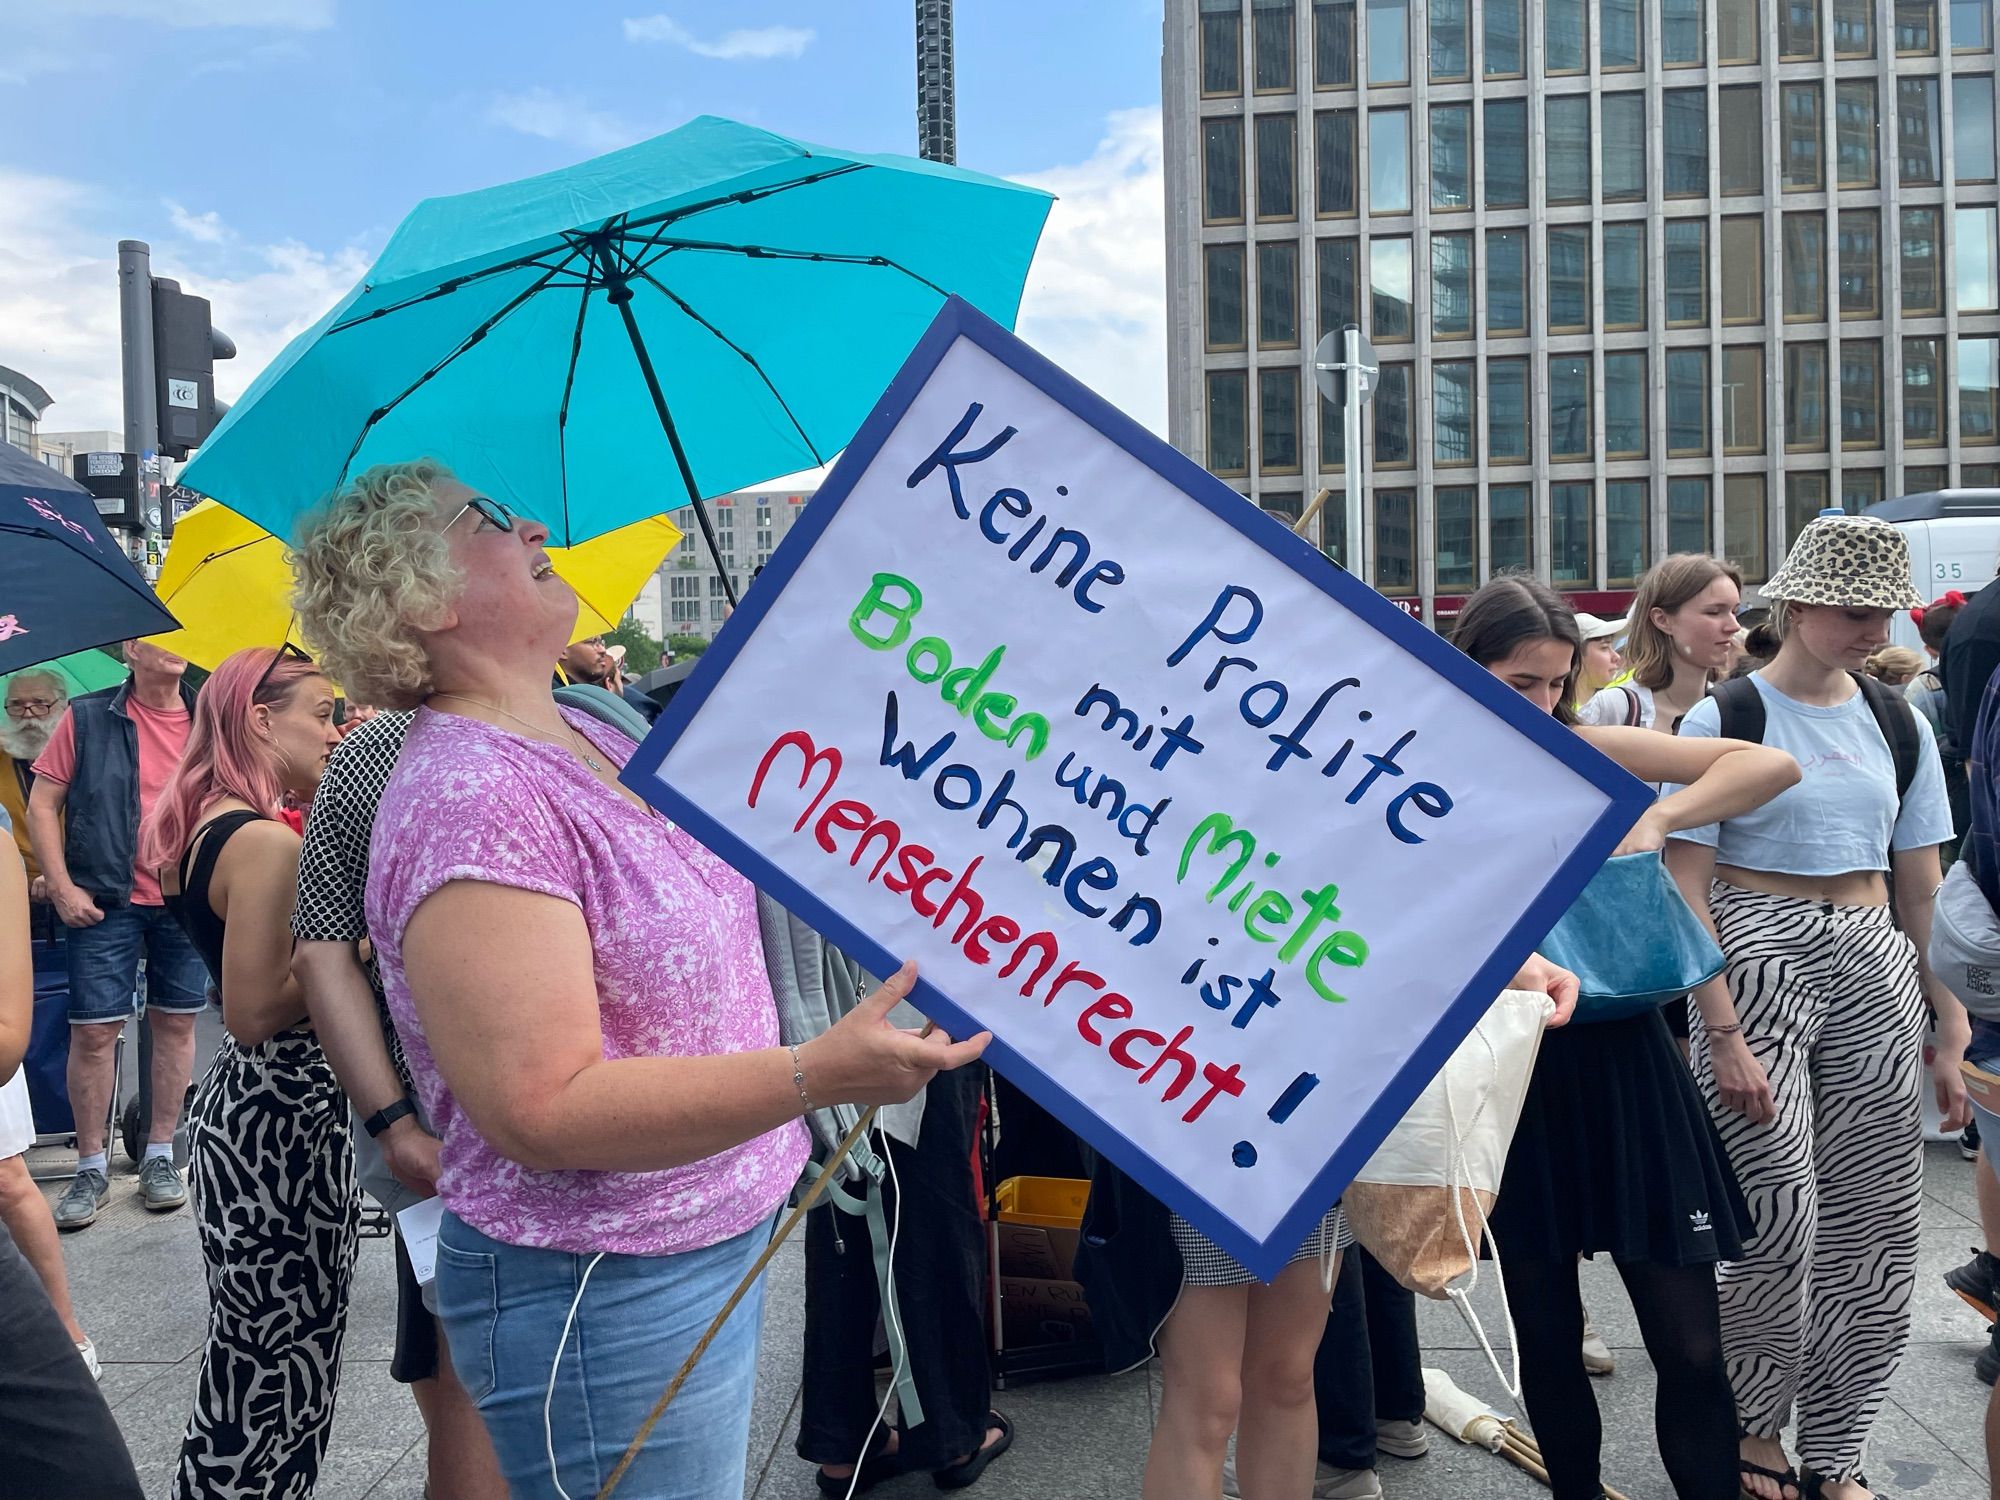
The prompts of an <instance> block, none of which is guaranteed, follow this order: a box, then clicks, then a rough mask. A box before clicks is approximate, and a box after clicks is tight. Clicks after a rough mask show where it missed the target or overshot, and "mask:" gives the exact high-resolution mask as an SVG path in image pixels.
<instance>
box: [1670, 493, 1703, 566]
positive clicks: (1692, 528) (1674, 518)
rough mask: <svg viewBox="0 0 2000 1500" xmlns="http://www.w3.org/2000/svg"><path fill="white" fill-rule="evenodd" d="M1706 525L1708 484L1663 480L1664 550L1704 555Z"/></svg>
mask: <svg viewBox="0 0 2000 1500" xmlns="http://www.w3.org/2000/svg"><path fill="white" fill-rule="evenodd" d="M1709 536H1710V523H1709V512H1708V481H1707V480H1706V479H1669V480H1668V481H1667V551H1669V552H1706V551H1708V549H1709Z"/></svg>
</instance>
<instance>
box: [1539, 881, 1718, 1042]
mask: <svg viewBox="0 0 2000 1500" xmlns="http://www.w3.org/2000/svg"><path fill="white" fill-rule="evenodd" d="M1536 951H1537V952H1539V953H1540V954H1541V955H1542V957H1544V958H1546V959H1548V960H1549V961H1550V962H1551V963H1555V964H1560V965H1562V967H1563V968H1565V969H1568V970H1569V971H1570V972H1571V973H1573V974H1575V975H1576V977H1577V981H1578V995H1577V1002H1576V1014H1575V1016H1574V1017H1572V1018H1571V1022H1570V1024H1571V1025H1576V1024H1577V1023H1579V1022H1590V1021H1622V1020H1624V1019H1625V1018H1626V1017H1627V1016H1636V1015H1642V1014H1644V1013H1645V1012H1646V1011H1649V1010H1653V1009H1655V1008H1657V1007H1659V1006H1661V1005H1664V1004H1666V1003H1667V1001H1669V1000H1671V999H1673V998H1674V997H1675V996H1677V995H1685V994H1686V993H1687V992H1688V991H1689V990H1691V989H1694V988H1695V987H1696V986H1698V985H1701V984H1705V983H1707V982H1708V981H1709V980H1711V979H1713V978H1714V977H1715V976H1716V975H1718V974H1720V973H1721V972H1722V965H1723V962H1724V960H1723V956H1722V949H1721V948H1719V947H1717V946H1716V942H1715V939H1714V938H1713V937H1711V936H1710V935H1709V931H1708V929H1707V928H1706V927H1704V926H1703V925H1702V922H1701V918H1699V917H1697V916H1696V915H1695V914H1694V913H1693V912H1692V911H1690V910H1689V909H1688V904H1687V902H1686V901H1684V900H1682V899H1681V892H1680V887H1679V886H1677V885H1675V884H1674V881H1673V877H1672V876H1671V875H1669V874H1668V873H1667V866H1666V861H1665V860H1663V859H1662V858H1661V857H1660V856H1659V854H1658V853H1653V854H1627V855H1623V856H1621V857H1619V858H1617V859H1607V860H1606V861H1605V862H1604V866H1603V868H1602V869H1600V870H1599V871H1598V872H1597V873H1596V874H1595V875H1593V876H1592V877H1591V880H1590V884H1589V885H1587V886H1585V887H1584V888H1583V894H1582V895H1580V896H1578V897H1577V898H1576V903H1575V904H1574V905H1573V906H1571V907H1570V909H1569V910H1568V911H1566V912H1564V913H1563V915H1562V920H1561V921H1559V922H1557V923H1556V925H1555V927H1554V928H1553V929H1551V930H1550V932H1549V935H1548V936H1547V937H1546V938H1545V939H1543V940H1542V942H1541V944H1540V946H1539V947H1538V948H1537V949H1536Z"/></svg>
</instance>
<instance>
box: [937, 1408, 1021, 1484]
mask: <svg viewBox="0 0 2000 1500" xmlns="http://www.w3.org/2000/svg"><path fill="white" fill-rule="evenodd" d="M995 1429H998V1431H999V1433H1000V1436H998V1437H997V1438H995V1439H994V1440H993V1441H992V1442H990V1443H982V1444H981V1446H980V1448H979V1450H978V1451H977V1452H975V1453H974V1454H973V1455H972V1457H970V1458H967V1459H961V1460H960V1461H959V1462H958V1463H955V1464H953V1465H951V1466H950V1467H949V1468H945V1469H939V1470H938V1471H937V1472H936V1473H934V1474H932V1475H931V1479H932V1480H933V1481H934V1482H935V1483H936V1484H937V1487H938V1488H939V1489H941V1490H962V1489H967V1488H969V1487H970V1486H972V1485H975V1484H977V1483H978V1482H979V1476H980V1475H981V1474H984V1473H985V1472H986V1466H987V1465H988V1464H990V1463H992V1462H993V1460H994V1459H996V1458H998V1457H999V1456H1000V1455H1001V1454H1003V1453H1005V1452H1006V1451H1007V1450H1008V1449H1009V1448H1010V1447H1012V1446H1013V1443H1014V1424H1013V1423H1012V1422H1010V1421H1008V1420H1007V1419H1006V1418H1005V1417H1003V1416H1001V1415H1000V1413H999V1412H997V1411H989V1412H988V1413H987V1414H986V1431H987V1432H992V1431H994V1430H995ZM984 1435H985V1434H984V1433H982V1434H981V1436H982V1437H984Z"/></svg>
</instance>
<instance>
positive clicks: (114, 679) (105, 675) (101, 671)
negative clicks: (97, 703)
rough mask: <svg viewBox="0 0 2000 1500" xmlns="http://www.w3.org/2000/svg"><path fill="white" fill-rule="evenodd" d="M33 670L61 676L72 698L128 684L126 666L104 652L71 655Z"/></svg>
mask: <svg viewBox="0 0 2000 1500" xmlns="http://www.w3.org/2000/svg"><path fill="white" fill-rule="evenodd" d="M32 670H37V671H43V672H59V673H61V674H62V679H63V681H64V682H66V683H68V684H69V695H70V697H72V698H74V697H76V696H77V694H79V693H94V692H96V691H97V690H98V689H99V688H108V687H110V686H112V685H113V684H114V683H119V682H123V681H124V680H125V664H124V663H123V662H121V661H120V660H119V659H118V658H117V657H115V656H112V655H111V654H110V653H108V652H104V651H94V650H93V651H76V652H72V653H71V654H70V655H68V656H60V657H57V658H56V659H55V660H54V661H45V662H42V663H40V664H39V666H37V667H36V668H33V669H32Z"/></svg>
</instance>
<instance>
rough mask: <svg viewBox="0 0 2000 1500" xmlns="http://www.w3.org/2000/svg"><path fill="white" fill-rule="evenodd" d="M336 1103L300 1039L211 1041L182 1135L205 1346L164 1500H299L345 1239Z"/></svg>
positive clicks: (314, 1442)
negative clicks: (202, 1284)
mask: <svg viewBox="0 0 2000 1500" xmlns="http://www.w3.org/2000/svg"><path fill="white" fill-rule="evenodd" d="M347 1119H348V1110H347V1099H346V1096H345V1095H344V1094H342V1093H341V1091H340V1084H339V1083H338V1082H337V1081H336V1080H335V1078H334V1076H333V1068H332V1066H331V1065H330V1064H329V1063H328V1062H327V1060H326V1054H325V1053H324V1052H322V1051H321V1050H320V1045H319V1043H318V1042H317V1041H316V1040H314V1038H313V1035H312V1033H311V1032H309V1031H303V1030H301V1031H287V1032H282V1033H280V1034H279V1035H278V1036H276V1037H273V1038H272V1039H271V1040H270V1041H268V1042H265V1043H263V1044H261V1045H259V1046H256V1047H242V1046H239V1045H238V1044H237V1042H236V1041H235V1039H234V1038H228V1037H225V1038H224V1039H223V1043H222V1046H221V1048H220V1049H219V1050H218V1051H217V1052H216V1054H215V1061H214V1062H213V1063H212V1064H211V1065H210V1066H209V1069H208V1072H207V1073H206V1074H204V1075H203V1077H202V1080H201V1086H200V1087H199V1088H198V1089H197V1090H196V1091H195V1098H194V1107H193V1109H192V1111H191V1113H190V1118H189V1122H188V1168H189V1172H188V1175H189V1186H190V1188H191V1190H192V1191H193V1193H194V1211H195V1220H196V1226H197V1228H198V1230H199V1232H200V1237H201V1257H202V1267H203V1270H204V1272H205V1273H206V1275H207V1278H208V1342H207V1345H206V1346H205V1347H204V1348H203V1350H202V1356H201V1373H200V1377H199V1379H198V1381H197V1384H196V1387H195V1403H194V1413H193V1415H191V1416H190V1417H189V1418H188V1425H187V1433H186V1436H185V1437H183V1438H182V1440H181V1457H180V1466H179V1468H178V1469H177V1471H176V1472H175V1475H174V1490H173V1493H174V1497H175V1500H252V1497H255V1500H307V1497H308V1496H310V1495H311V1494H312V1492H313V1486H314V1484H315V1483H316V1482H317V1481H318V1478H319V1466H320V1460H321V1459H322V1458H324V1457H325V1455H326V1442H327V1437H328V1435H329V1433H330V1431H331V1429H332V1427H333V1402H334V1394H335V1390H336V1387H337V1383H338V1380H339V1375H340V1345H341V1340H342V1338H343V1337H344V1336H345V1334H346V1332H347V1294H348V1287H349V1284H350V1282H351V1281H352V1279H353V1274H354V1255H355V1245H356V1238H357V1232H358V1229H359V1225H360V1199H359V1191H358V1189H357V1188H356V1186H355V1180H354V1148H353V1144H352V1141H351V1140H350V1138H349V1134H348V1125H347Z"/></svg>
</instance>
